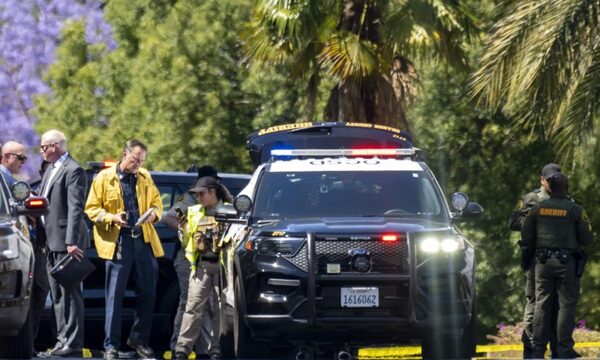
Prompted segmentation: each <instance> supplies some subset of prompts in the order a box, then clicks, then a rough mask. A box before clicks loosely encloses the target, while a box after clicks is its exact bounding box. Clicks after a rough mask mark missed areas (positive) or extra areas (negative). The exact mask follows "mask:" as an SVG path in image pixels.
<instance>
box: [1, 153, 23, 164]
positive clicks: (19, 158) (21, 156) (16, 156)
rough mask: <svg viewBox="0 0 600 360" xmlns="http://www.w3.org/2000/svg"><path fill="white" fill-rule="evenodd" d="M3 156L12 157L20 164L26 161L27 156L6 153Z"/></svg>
mask: <svg viewBox="0 0 600 360" xmlns="http://www.w3.org/2000/svg"><path fill="white" fill-rule="evenodd" d="M4 155H7V156H14V158H15V159H17V160H19V161H21V162H25V161H27V156H25V155H19V154H15V153H6V154H4Z"/></svg>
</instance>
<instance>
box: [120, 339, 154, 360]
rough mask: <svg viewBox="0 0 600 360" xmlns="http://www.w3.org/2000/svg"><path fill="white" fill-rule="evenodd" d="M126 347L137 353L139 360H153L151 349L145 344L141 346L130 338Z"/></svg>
mask: <svg viewBox="0 0 600 360" xmlns="http://www.w3.org/2000/svg"><path fill="white" fill-rule="evenodd" d="M127 345H128V346H129V347H131V348H132V349H134V350H135V352H137V354H138V356H139V357H140V359H153V358H154V351H152V348H151V347H150V346H148V345H146V344H142V343H141V342H138V341H136V340H133V339H132V338H129V339H127Z"/></svg>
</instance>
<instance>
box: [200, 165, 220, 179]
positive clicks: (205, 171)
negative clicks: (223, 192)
mask: <svg viewBox="0 0 600 360" xmlns="http://www.w3.org/2000/svg"><path fill="white" fill-rule="evenodd" d="M205 176H212V177H214V178H215V179H219V180H221V178H220V177H219V174H218V173H217V169H215V168H214V167H212V166H210V165H204V166H200V167H199V168H198V178H202V177H205Z"/></svg>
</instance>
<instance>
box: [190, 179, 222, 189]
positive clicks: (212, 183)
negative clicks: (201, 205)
mask: <svg viewBox="0 0 600 360" xmlns="http://www.w3.org/2000/svg"><path fill="white" fill-rule="evenodd" d="M217 186H219V182H218V181H217V179H215V178H214V177H212V176H204V177H201V178H200V179H198V180H197V181H196V184H194V187H193V188H191V189H189V190H188V192H191V193H198V192H201V191H203V190H206V189H216V188H217Z"/></svg>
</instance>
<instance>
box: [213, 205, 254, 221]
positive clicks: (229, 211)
mask: <svg viewBox="0 0 600 360" xmlns="http://www.w3.org/2000/svg"><path fill="white" fill-rule="evenodd" d="M215 220H216V221H217V222H222V223H230V224H246V222H247V221H246V220H245V219H240V218H239V217H238V212H237V211H236V209H235V208H234V207H233V205H230V204H226V205H222V206H219V208H217V213H216V215H215Z"/></svg>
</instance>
